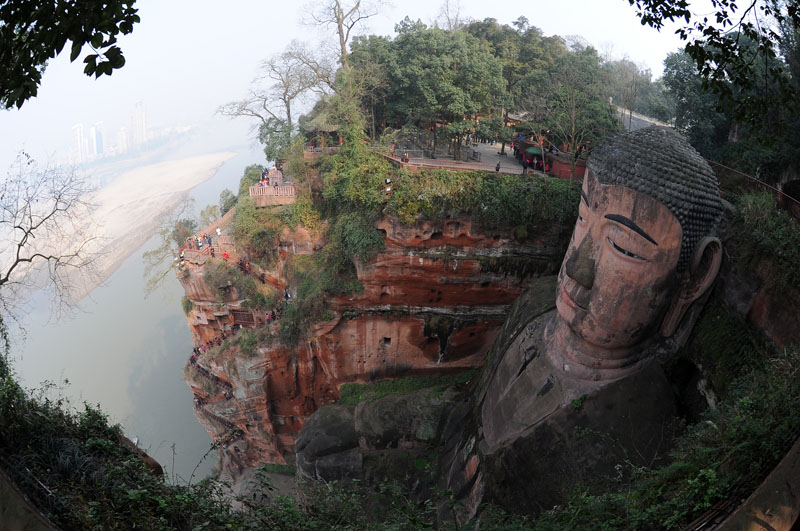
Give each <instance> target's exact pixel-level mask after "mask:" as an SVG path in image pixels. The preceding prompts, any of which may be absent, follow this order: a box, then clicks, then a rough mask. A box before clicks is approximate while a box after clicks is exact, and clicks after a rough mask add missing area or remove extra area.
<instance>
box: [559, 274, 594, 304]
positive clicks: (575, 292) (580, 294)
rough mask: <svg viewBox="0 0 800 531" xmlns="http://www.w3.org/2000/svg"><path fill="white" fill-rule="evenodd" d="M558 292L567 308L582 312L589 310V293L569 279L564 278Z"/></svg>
mask: <svg viewBox="0 0 800 531" xmlns="http://www.w3.org/2000/svg"><path fill="white" fill-rule="evenodd" d="M559 291H560V292H561V298H562V299H564V302H566V303H567V304H568V305H569V306H572V307H573V308H576V309H578V310H584V311H587V310H588V309H589V297H590V295H591V292H590V291H589V290H587V289H585V288H583V286H581V285H580V284H578V283H577V282H575V281H574V280H572V279H571V278H569V277H566V276H565V278H564V279H563V282H562V285H561V287H560V288H559Z"/></svg>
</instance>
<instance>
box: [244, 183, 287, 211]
mask: <svg viewBox="0 0 800 531" xmlns="http://www.w3.org/2000/svg"><path fill="white" fill-rule="evenodd" d="M296 196H297V191H296V190H295V187H294V185H293V184H282V185H279V186H251V187H250V197H252V198H253V200H254V201H255V204H256V206H259V207H267V206H277V205H290V204H292V203H294V202H295V199H296Z"/></svg>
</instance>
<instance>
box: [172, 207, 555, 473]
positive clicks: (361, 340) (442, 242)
mask: <svg viewBox="0 0 800 531" xmlns="http://www.w3.org/2000/svg"><path fill="white" fill-rule="evenodd" d="M378 228H379V229H380V230H382V231H383V232H384V233H385V249H384V250H383V251H381V252H379V253H378V254H377V255H376V256H375V257H374V258H373V259H372V260H370V261H369V262H368V263H367V264H365V265H360V264H359V265H357V274H358V278H359V280H360V281H361V283H362V284H363V286H364V290H363V292H361V293H358V294H354V295H352V296H342V297H338V298H335V299H331V300H329V301H328V303H329V308H330V310H331V312H332V313H333V314H334V315H335V318H334V319H332V320H331V321H328V322H324V323H318V324H317V325H316V326H315V327H314V328H313V329H312V330H311V331H310V333H309V334H308V337H305V338H303V339H301V340H300V341H299V343H298V344H297V345H286V344H283V343H282V341H281V340H280V338H279V330H280V322H279V320H278V322H275V321H271V320H269V321H268V320H266V318H265V316H264V315H259V314H257V313H254V314H253V324H252V325H249V324H242V326H243V327H244V328H251V327H253V326H254V327H256V328H257V329H258V330H257V335H258V337H259V341H258V344H257V347H256V348H255V349H254V350H252V351H251V350H248V352H250V353H249V354H248V353H247V352H244V351H242V349H241V348H240V347H239V346H237V345H236V344H235V343H236V338H235V337H234V338H231V337H230V336H228V337H227V338H226V339H225V340H223V341H222V344H221V345H219V346H214V347H213V348H211V349H209V350H208V351H206V352H204V353H203V354H201V355H200V356H198V357H197V360H196V363H194V364H192V363H188V364H187V368H186V372H185V374H186V379H187V382H188V383H189V385H190V386H191V387H192V389H193V391H194V393H195V406H196V413H197V416H198V418H199V419H200V422H201V423H202V424H203V426H204V427H205V428H206V429H207V430H208V431H209V433H210V434H211V435H212V438H214V439H215V440H219V441H221V442H222V445H221V446H222V458H223V465H224V466H223V473H222V476H223V478H226V479H228V478H233V479H235V478H236V477H237V475H238V473H239V472H241V470H242V469H243V468H244V467H246V466H252V465H255V464H257V463H263V462H273V463H283V462H285V461H286V459H289V460H291V459H293V451H292V448H293V445H294V440H295V437H296V435H297V433H298V432H299V430H300V428H302V426H303V425H304V423H305V421H306V420H307V418H308V417H309V415H311V413H313V412H314V411H316V410H317V409H318V408H320V407H321V406H324V405H327V404H332V403H335V402H336V401H337V400H338V397H339V387H340V386H341V385H342V384H344V383H351V382H370V381H375V380H379V379H384V378H391V377H395V376H401V375H403V376H406V375H413V374H444V373H450V372H459V371H463V370H466V369H470V368H475V367H479V366H480V365H481V364H482V363H483V360H484V358H485V356H486V353H487V351H488V349H489V347H490V346H491V345H492V343H493V341H494V339H495V336H496V334H497V331H498V329H499V327H500V326H501V325H502V323H503V321H504V320H505V316H506V313H507V312H508V309H509V307H510V305H511V303H512V302H513V301H514V300H515V299H516V297H517V296H518V295H519V293H520V292H521V291H522V289H523V288H524V287H525V286H526V285H527V283H528V282H529V281H530V280H531V279H532V278H535V277H537V276H539V275H542V274H552V273H554V272H555V271H556V269H557V266H558V264H559V263H560V261H561V258H562V254H563V247H562V245H563V243H564V242H563V239H562V234H560V231H559V228H557V227H554V228H550V229H546V230H542V231H541V233H540V234H539V235H538V237H536V238H534V239H530V240H528V241H526V242H518V241H515V240H514V239H513V237H512V232H511V230H510V229H507V230H493V231H485V230H481V229H480V228H478V227H476V226H474V225H473V223H471V222H470V221H469V220H466V219H451V220H446V221H444V222H431V221H421V222H418V223H416V224H414V225H401V224H399V223H397V221H396V220H394V219H392V218H385V219H383V220H382V221H381V222H380V223H379V225H378ZM280 240H281V243H280V249H279V259H278V260H277V262H276V263H275V264H274V266H273V267H272V268H271V270H269V271H264V274H265V280H266V282H267V283H269V284H271V285H272V286H273V287H275V289H277V290H279V292H280V293H283V290H285V289H287V288H288V290H289V292H290V293H293V287H292V286H291V285H287V284H286V280H285V275H284V272H285V267H286V264H287V261H289V260H290V258H291V256H292V255H295V254H310V253H313V252H314V251H315V249H317V248H318V247H319V245H320V243H321V242H320V241H319V240H318V239H316V238H314V237H312V236H311V235H310V234H308V232H307V231H304V230H296V231H291V232H290V231H288V230H287V231H285V232H284V234H283V235H282V236H281V238H280ZM185 269H186V271H185V272H184V273H182V275H183V277H182V278H181V282H182V284H183V286H184V289H185V290H186V294H187V297H189V299H191V300H192V302H193V308H192V310H191V312H189V315H188V316H187V321H188V324H189V327H190V329H191V330H192V332H193V335H194V338H195V341H196V344H198V345H199V344H201V343H203V342H206V341H214V340H215V338H217V337H219V336H220V335H221V334H222V333H223V332H225V333H226V334H230V330H231V329H232V328H233V327H234V326H233V325H235V324H236V323H237V322H241V318H242V314H241V313H239V314H237V313H236V312H243V311H246V308H244V307H243V304H242V301H240V300H238V295H237V294H236V293H235V290H231V293H230V294H229V296H228V299H226V300H225V301H223V302H219V301H217V300H216V299H215V295H214V292H213V290H212V289H211V288H210V287H209V286H208V285H207V284H206V283H205V280H204V278H203V275H202V271H203V264H188V265H187V267H186V268H185ZM255 273H256V274H260V271H258V270H257V271H255ZM290 303H291V299H290Z"/></svg>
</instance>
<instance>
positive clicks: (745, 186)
mask: <svg viewBox="0 0 800 531" xmlns="http://www.w3.org/2000/svg"><path fill="white" fill-rule="evenodd" d="M706 161H707V162H708V163H709V164H710V165H711V167H712V168H713V169H714V173H715V174H716V175H717V179H718V180H719V187H720V190H721V191H723V192H727V193H729V194H733V195H741V194H743V193H747V192H769V193H771V194H772V195H773V196H774V197H775V200H776V201H777V202H778V206H779V207H780V208H782V209H784V210H786V211H787V212H789V214H791V215H792V216H793V217H794V218H795V219H800V201H798V200H797V199H795V198H793V197H792V196H790V195H787V194H785V193H783V192H782V191H780V190H778V189H777V188H775V187H774V186H770V185H769V184H767V183H765V182H764V181H759V180H758V179H756V178H755V177H752V176H750V175H747V174H746V173H742V172H740V171H739V170H734V169H733V168H730V167H728V166H725V165H724V164H720V163H719V162H714V161H713V160H708V159H706Z"/></svg>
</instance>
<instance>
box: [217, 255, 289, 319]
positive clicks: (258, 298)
mask: <svg viewBox="0 0 800 531" xmlns="http://www.w3.org/2000/svg"><path fill="white" fill-rule="evenodd" d="M203 278H204V279H205V281H206V283H207V284H208V286H209V287H210V288H211V289H212V290H213V292H214V294H215V295H216V298H217V301H218V302H225V299H226V298H227V297H228V294H229V293H230V289H231V288H234V289H236V292H237V294H238V295H239V298H240V299H243V300H244V301H245V302H244V306H245V307H246V308H252V309H256V310H268V309H270V308H272V307H274V306H275V303H276V302H277V301H278V295H277V293H276V292H275V290H274V289H272V288H271V287H268V286H265V285H262V284H259V283H257V282H256V281H255V279H254V278H253V277H252V276H250V275H247V274H245V273H242V272H241V271H240V270H239V269H238V268H237V267H235V266H233V265H231V264H229V263H228V262H225V261H223V260H220V259H215V258H210V259H208V260H207V261H206V263H205V266H204V267H203Z"/></svg>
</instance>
